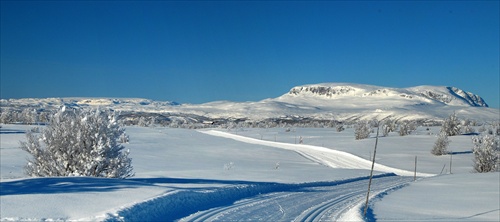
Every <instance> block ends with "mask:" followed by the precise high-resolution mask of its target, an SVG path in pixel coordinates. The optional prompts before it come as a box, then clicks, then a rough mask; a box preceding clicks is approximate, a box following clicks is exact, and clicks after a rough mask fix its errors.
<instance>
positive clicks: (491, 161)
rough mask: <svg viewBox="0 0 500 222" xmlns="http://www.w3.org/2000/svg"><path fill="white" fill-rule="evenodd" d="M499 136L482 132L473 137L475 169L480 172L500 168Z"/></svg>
mask: <svg viewBox="0 0 500 222" xmlns="http://www.w3.org/2000/svg"><path fill="white" fill-rule="evenodd" d="M498 140H499V139H498V137H497V136H493V135H489V134H482V135H480V136H475V137H473V138H472V143H473V144H474V147H473V148H472V152H473V153H474V171H475V172H478V173H485V172H493V171H499V170H500V166H499V164H500V147H499V144H500V143H499V141H498Z"/></svg>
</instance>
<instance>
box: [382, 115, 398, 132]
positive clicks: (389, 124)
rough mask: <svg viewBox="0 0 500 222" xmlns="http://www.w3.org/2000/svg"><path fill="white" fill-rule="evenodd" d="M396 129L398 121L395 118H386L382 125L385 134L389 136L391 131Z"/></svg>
mask: <svg viewBox="0 0 500 222" xmlns="http://www.w3.org/2000/svg"><path fill="white" fill-rule="evenodd" d="M395 130H396V123H395V121H393V120H390V119H388V120H385V121H384V124H383V125H382V132H383V134H384V136H389V133H390V132H394V131H395Z"/></svg>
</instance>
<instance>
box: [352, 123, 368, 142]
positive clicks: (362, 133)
mask: <svg viewBox="0 0 500 222" xmlns="http://www.w3.org/2000/svg"><path fill="white" fill-rule="evenodd" d="M370 132H371V128H370V125H369V123H367V122H365V121H359V122H358V123H357V124H356V125H355V126H354V138H355V139H356V140H362V139H366V138H368V137H370Z"/></svg>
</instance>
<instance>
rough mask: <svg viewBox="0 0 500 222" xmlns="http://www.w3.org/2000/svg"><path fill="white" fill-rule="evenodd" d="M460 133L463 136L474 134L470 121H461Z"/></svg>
mask: <svg viewBox="0 0 500 222" xmlns="http://www.w3.org/2000/svg"><path fill="white" fill-rule="evenodd" d="M461 125H462V126H461V132H462V133H463V134H471V133H475V130H474V128H473V127H472V125H473V123H472V121H471V120H469V119H465V120H464V121H462V124H461Z"/></svg>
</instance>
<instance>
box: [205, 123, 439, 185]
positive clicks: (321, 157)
mask: <svg viewBox="0 0 500 222" xmlns="http://www.w3.org/2000/svg"><path fill="white" fill-rule="evenodd" d="M200 132H202V133H206V134H209V135H212V136H219V137H224V138H228V139H234V140H237V141H240V142H244V143H251V144H258V145H263V146H270V147H276V148H281V149H287V150H293V151H295V152H297V153H299V154H300V155H302V156H303V157H305V158H307V159H309V160H311V161H313V162H317V163H319V164H323V165H326V166H329V167H332V168H344V169H367V170H369V169H371V165H372V162H371V161H369V160H366V159H363V158H361V157H358V156H356V155H353V154H350V153H347V152H343V151H338V150H333V149H329V148H325V147H320V146H312V145H304V144H289V143H280V142H272V141H265V140H258V139H254V138H249V137H244V136H240V135H235V134H231V133H227V132H222V131H217V130H209V131H200ZM374 170H376V171H379V172H387V173H395V174H397V175H400V176H413V174H414V172H412V171H407V170H402V169H397V168H393V167H389V166H385V165H382V164H377V163H375V168H374ZM417 176H418V177H429V176H434V174H428V173H419V172H417Z"/></svg>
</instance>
